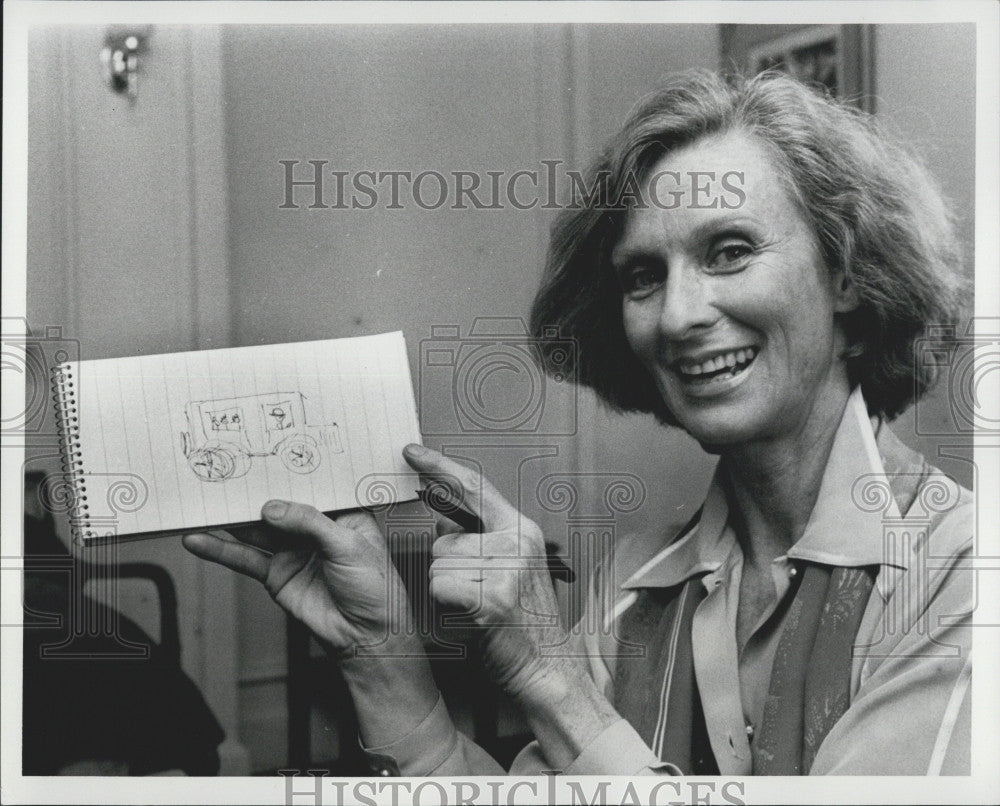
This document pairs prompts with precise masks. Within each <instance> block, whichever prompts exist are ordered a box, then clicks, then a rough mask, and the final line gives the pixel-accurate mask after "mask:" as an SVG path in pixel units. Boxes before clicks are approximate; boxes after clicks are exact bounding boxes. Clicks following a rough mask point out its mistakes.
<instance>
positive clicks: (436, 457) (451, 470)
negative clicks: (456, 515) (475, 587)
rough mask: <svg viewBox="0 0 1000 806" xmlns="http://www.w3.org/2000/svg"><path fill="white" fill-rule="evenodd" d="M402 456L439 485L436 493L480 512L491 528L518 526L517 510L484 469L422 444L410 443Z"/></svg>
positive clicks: (484, 521)
mask: <svg viewBox="0 0 1000 806" xmlns="http://www.w3.org/2000/svg"><path fill="white" fill-rule="evenodd" d="M403 456H404V457H405V458H406V461H407V462H409V464H410V467H412V468H413V469H414V470H416V471H417V472H418V473H420V474H421V476H423V477H424V478H425V479H428V480H429V481H431V482H433V483H434V484H435V485H437V487H436V488H435V492H436V493H440V494H447V495H448V496H450V497H451V499H452V502H453V503H454V504H455V505H456V506H460V507H463V508H465V509H467V510H469V511H471V512H472V513H473V514H474V515H478V516H479V517H480V518H481V519H482V521H483V524H484V525H485V526H486V528H487V529H488V530H490V531H501V530H503V529H513V528H515V527H516V526H517V523H518V511H517V510H516V509H515V508H514V507H513V506H512V505H511V504H510V502H509V501H507V499H506V498H504V497H503V496H502V495H500V493H499V492H497V490H496V488H495V487H494V486H493V485H492V484H490V482H489V481H488V480H487V479H486V478H484V477H483V475H482V474H481V473H478V472H477V471H475V470H472V469H471V468H468V467H465V466H464V465H460V464H459V463H458V462H456V461H454V460H453V459H449V458H448V457H447V456H445V455H444V454H442V453H439V452H438V451H435V450H432V449H430V448H425V447H423V446H422V445H416V444H411V445H407V446H406V447H405V448H404V449H403ZM456 485H457V487H458V489H455V487H456ZM441 488H443V489H441Z"/></svg>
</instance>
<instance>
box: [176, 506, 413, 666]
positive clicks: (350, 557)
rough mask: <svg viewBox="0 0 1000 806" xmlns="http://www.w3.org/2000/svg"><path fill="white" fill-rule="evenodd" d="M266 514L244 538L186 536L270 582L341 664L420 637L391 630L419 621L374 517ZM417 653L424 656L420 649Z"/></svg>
mask: <svg viewBox="0 0 1000 806" xmlns="http://www.w3.org/2000/svg"><path fill="white" fill-rule="evenodd" d="M261 515H262V517H263V519H264V522H265V526H264V527H263V528H258V527H247V528H244V529H239V530H233V534H234V535H235V536H236V537H237V540H236V541H233V540H223V539H222V538H219V537H216V536H215V535H210V534H192V535H186V536H185V537H184V539H183V542H184V546H185V548H187V549H188V550H189V551H191V552H192V553H193V554H196V555H197V556H199V557H202V558H204V559H206V560H210V561H212V562H216V563H219V564H221V565H224V566H226V567H228V568H231V569H233V570H234V571H238V572H239V573H241V574H245V575H247V576H249V577H252V578H254V579H256V580H257V581H259V582H261V583H263V585H264V587H265V588H267V591H268V593H270V594H271V596H272V598H274V600H275V601H276V602H277V603H278V604H279V605H281V606H282V607H283V608H284V609H285V610H287V611H288V612H289V613H290V614H291V615H292V616H294V617H295V618H297V619H299V620H300V621H302V622H303V623H304V624H305V625H306V626H307V627H309V629H310V630H312V631H313V632H314V633H315V634H316V636H317V637H318V638H319V639H320V640H321V641H323V642H324V643H325V644H326V645H327V648H328V650H330V651H331V652H332V653H333V654H335V655H337V656H339V657H340V658H341V659H345V658H349V657H352V656H354V655H356V654H358V650H359V649H361V648H365V647H369V648H372V647H376V646H379V645H382V644H385V642H386V641H387V639H388V637H389V636H390V635H400V634H412V633H411V631H410V630H406V629H390V625H392V626H394V627H403V626H406V625H404V624H402V623H401V622H405V621H406V620H408V619H410V618H411V616H410V611H409V606H408V603H407V602H408V600H407V598H406V595H405V592H404V590H403V585H402V582H401V580H400V579H399V576H398V574H397V573H396V570H395V568H394V566H393V565H392V563H391V562H390V560H389V555H388V551H387V550H386V546H385V540H384V538H383V537H382V534H381V532H380V530H379V528H378V525H377V524H376V523H375V519H374V518H373V517H372V516H371V515H370V514H368V513H360V512H358V513H354V512H352V513H347V514H344V515H341V516H339V517H338V518H337V519H336V520H331V519H330V518H328V517H326V516H325V515H323V514H322V513H321V512H319V511H318V510H316V509H315V508H313V507H311V506H306V505H304V504H296V503H290V502H285V501H269V502H268V503H267V504H265V505H264V508H263V509H262V510H261ZM393 606H394V607H393ZM390 609H394V610H395V611H397V612H390ZM376 651H377V650H376ZM414 651H416V652H417V653H418V654H422V650H421V649H420V647H419V645H415V647H414Z"/></svg>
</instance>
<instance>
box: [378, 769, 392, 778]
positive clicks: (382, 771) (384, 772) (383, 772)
mask: <svg viewBox="0 0 1000 806" xmlns="http://www.w3.org/2000/svg"><path fill="white" fill-rule="evenodd" d="M378 774H379V775H381V776H382V777H383V778H388V777H389V775H390V773H389V771H388V770H387V769H386V768H385V767H383V768H382V769H380V770H379V771H378Z"/></svg>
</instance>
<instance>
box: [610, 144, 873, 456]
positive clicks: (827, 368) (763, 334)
mask: <svg viewBox="0 0 1000 806" xmlns="http://www.w3.org/2000/svg"><path fill="white" fill-rule="evenodd" d="M780 170H781V169H780V168H779V166H778V164H777V161H776V160H775V159H774V158H773V156H772V154H771V152H770V146H768V145H767V144H766V143H764V142H763V141H762V140H759V139H758V138H756V137H754V136H753V135H750V134H747V133H744V132H730V133H727V134H723V135H718V136H713V137H709V138H704V139H702V140H699V141H696V142H695V143H693V144H691V145H689V146H687V147H684V148H682V149H679V150H677V151H674V152H672V153H670V154H668V155H667V156H665V157H664V158H663V159H661V160H660V161H659V162H658V163H657V164H656V165H655V166H654V167H653V168H652V170H651V171H650V172H649V175H648V176H647V177H646V180H645V181H643V182H642V183H641V184H642V186H643V189H644V193H643V200H644V202H645V204H644V205H643V206H640V207H636V208H634V209H633V210H632V211H631V212H630V213H629V216H628V219H627V220H626V224H625V228H624V231H623V234H622V237H621V239H620V240H619V241H618V243H617V244H616V246H615V248H614V250H613V252H612V264H613V266H614V270H615V271H616V273H617V274H618V276H619V278H620V280H621V283H622V288H623V289H624V295H623V302H622V305H623V317H624V324H625V332H626V335H627V337H628V341H629V344H630V345H631V347H632V350H633V351H634V352H635V354H636V355H637V356H638V358H639V360H640V361H641V362H642V363H643V365H644V366H645V367H646V368H647V369H648V370H649V372H650V373H651V374H652V376H653V379H654V380H655V382H656V385H657V387H658V388H659V391H660V394H661V395H662V396H663V399H664V402H665V403H666V405H667V407H668V408H669V409H670V411H671V412H672V413H673V415H674V417H675V418H676V419H677V420H678V422H679V423H680V424H681V425H682V426H683V427H684V428H685V429H686V430H687V431H688V432H689V433H690V434H691V435H692V436H694V437H695V438H696V439H697V440H699V441H700V442H701V443H702V444H703V445H705V446H706V447H709V448H713V447H714V448H720V449H721V448H724V447H725V446H729V445H735V444H739V443H746V442H752V441H759V440H768V439H774V438H780V437H781V436H782V435H784V434H787V433H789V432H791V431H793V430H795V429H799V428H801V427H802V426H803V425H804V424H805V423H806V422H807V421H808V420H809V418H810V417H815V416H831V417H832V416H836V417H838V418H839V415H840V412H841V411H842V407H843V402H844V399H845V397H846V395H847V392H848V381H847V376H846V370H845V369H844V366H843V364H842V362H841V361H839V360H838V359H837V355H838V354H839V352H840V350H842V349H843V346H844V345H843V340H842V337H841V335H840V333H839V328H838V327H837V326H836V325H835V322H834V314H835V313H837V312H841V311H846V310H849V309H850V308H851V307H853V305H854V301H853V294H852V292H851V290H850V288H846V289H845V288H844V284H843V283H842V276H839V275H832V274H831V272H830V271H829V270H828V269H827V268H826V266H824V265H823V261H822V259H821V257H820V252H819V248H818V245H817V242H816V238H815V236H814V235H813V233H812V231H811V229H810V227H809V225H808V223H807V222H806V221H805V219H804V218H803V216H802V214H801V213H800V211H799V209H798V205H797V204H796V202H795V201H794V200H793V199H792V197H791V196H790V195H789V193H788V191H787V190H786V188H785V185H784V183H783V181H782V176H781V174H780ZM733 172H735V173H733ZM656 177H658V178H656ZM713 177H714V178H713ZM723 177H727V178H728V181H727V182H725V183H724V182H723ZM654 178H655V179H654ZM650 188H652V192H651V191H650ZM736 189H738V190H739V191H742V193H740V192H738V191H737V190H736ZM665 208H666V209H665Z"/></svg>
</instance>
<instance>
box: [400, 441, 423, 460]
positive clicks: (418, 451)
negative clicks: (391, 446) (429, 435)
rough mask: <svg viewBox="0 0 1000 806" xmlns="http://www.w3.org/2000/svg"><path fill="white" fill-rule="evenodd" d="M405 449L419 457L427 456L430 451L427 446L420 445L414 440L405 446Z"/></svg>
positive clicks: (411, 454) (406, 451)
mask: <svg viewBox="0 0 1000 806" xmlns="http://www.w3.org/2000/svg"><path fill="white" fill-rule="evenodd" d="M403 451H404V452H405V453H407V454H409V455H410V456H414V457H417V458H419V457H421V456H426V455H427V454H428V453H429V451H428V450H427V448H425V447H424V446H423V445H418V444H417V443H416V442H412V443H410V444H409V445H407V446H406V447H405V448H403Z"/></svg>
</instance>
